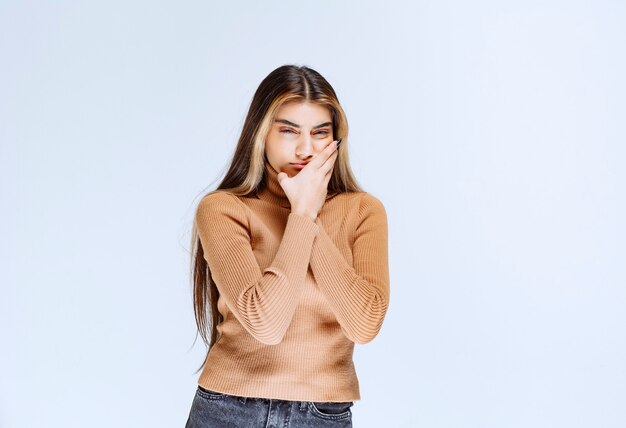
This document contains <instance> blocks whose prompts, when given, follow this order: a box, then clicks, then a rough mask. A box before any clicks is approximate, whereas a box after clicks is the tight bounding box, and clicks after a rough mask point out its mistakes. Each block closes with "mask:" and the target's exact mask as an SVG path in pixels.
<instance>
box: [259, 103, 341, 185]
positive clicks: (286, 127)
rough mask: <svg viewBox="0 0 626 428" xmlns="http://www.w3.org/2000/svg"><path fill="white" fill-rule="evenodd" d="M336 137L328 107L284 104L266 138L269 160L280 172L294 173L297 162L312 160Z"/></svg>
mask: <svg viewBox="0 0 626 428" xmlns="http://www.w3.org/2000/svg"><path fill="white" fill-rule="evenodd" d="M331 141H333V126H332V118H331V115H330V111H329V110H328V108H327V107H324V106H321V105H319V104H313V103H310V102H300V101H290V102H287V103H285V104H283V105H282V106H281V107H280V108H279V109H278V111H277V112H276V116H275V118H274V122H273V123H272V127H271V129H270V132H269V134H268V136H267V140H266V141H265V154H266V155H267V160H268V161H269V163H270V164H271V165H272V167H274V169H275V170H276V171H278V172H281V171H282V172H285V173H286V174H287V175H288V176H289V177H293V176H294V175H296V174H297V173H298V172H299V169H298V168H295V167H294V164H296V163H300V162H308V161H310V160H311V159H313V158H314V157H315V156H317V154H318V153H320V152H321V151H322V150H324V147H326V146H327V145H328V144H329V143H330V142H331Z"/></svg>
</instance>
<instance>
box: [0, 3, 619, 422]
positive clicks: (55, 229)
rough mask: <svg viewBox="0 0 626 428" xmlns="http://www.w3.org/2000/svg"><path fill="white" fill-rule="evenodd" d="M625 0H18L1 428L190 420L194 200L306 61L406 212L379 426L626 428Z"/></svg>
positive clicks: (1, 23) (371, 356)
mask: <svg viewBox="0 0 626 428" xmlns="http://www.w3.org/2000/svg"><path fill="white" fill-rule="evenodd" d="M625 22H626V6H625V3H624V2H620V1H594V2H591V1H533V0H530V1H529V0H525V1H506V2H501V1H491V2H490V1H475V2H463V1H428V2H427V1H421V2H395V3H394V2H389V1H386V2H384V3H383V2H363V1H358V2H357V1H354V2H331V1H316V2H268V1H264V2H252V1H249V2H219V3H218V2H214V3H213V4H211V3H209V2H202V1H195V2H181V1H178V2H173V1H171V2H163V1H161V2H154V1H135V2H128V1H106V2H105V1H101V2H72V1H56V2H33V1H19V2H17V1H14V2H10V3H9V2H3V3H2V5H0V58H1V59H0V60H1V67H0V114H1V118H0V140H1V149H0V150H1V151H0V191H1V204H2V205H1V213H2V221H1V222H0V237H1V238H0V251H1V253H0V260H1V261H0V263H1V274H0V275H1V276H0V281H1V287H2V288H1V295H0V296H1V298H0V333H1V335H2V336H1V342H0V343H1V346H2V350H1V352H0V427H2V428H31V427H32V428H35V427H37V428H39V427H59V428H61V427H63V428H73V427H77V428H78V427H94V428H97V427H164V428H165V427H182V426H184V423H185V421H186V418H187V415H188V412H189V408H190V406H191V401H192V399H193V394H194V392H195V388H196V380H197V377H198V375H197V374H194V371H195V369H196V368H197V367H199V365H200V364H201V363H202V358H203V357H204V352H205V349H204V346H203V344H202V342H201V339H200V338H199V337H198V339H197V341H196V343H195V345H194V343H193V341H194V338H195V323H194V320H193V309H192V301H191V283H190V276H189V254H188V250H189V238H190V231H191V220H192V215H193V211H194V209H195V204H196V203H197V202H198V200H199V197H200V196H201V195H203V194H204V193H205V192H206V191H208V190H210V189H212V188H214V187H215V186H216V185H217V183H218V179H219V178H221V175H222V174H223V173H224V172H225V168H226V165H227V163H228V161H229V160H230V157H231V156H232V152H233V149H234V147H235V143H236V140H237V137H238V134H239V132H240V130H241V125H242V123H243V119H244V116H245V113H246V111H247V108H248V106H249V103H250V100H251V98H252V95H253V93H254V91H255V89H256V87H257V86H258V84H259V83H260V81H261V80H262V79H263V78H264V77H265V76H266V75H267V74H268V73H269V72H270V71H272V70H273V69H275V68H276V67H278V66H280V65H283V64H297V65H308V66H310V67H312V68H314V69H316V70H317V71H319V72H320V73H322V75H324V76H325V77H326V78H327V79H328V80H329V82H330V83H331V84H332V85H333V86H334V88H335V90H336V91H337V93H338V96H339V100H340V102H341V103H342V105H343V106H344V108H345V110H346V112H347V114H348V119H349V123H350V127H351V133H350V139H349V144H348V146H347V147H346V148H347V149H348V150H349V151H350V156H351V159H352V166H353V169H354V170H355V173H356V174H357V178H358V180H359V181H360V183H361V184H362V185H363V186H364V188H365V189H366V190H367V191H368V192H370V193H371V194H373V195H375V196H376V197H378V198H379V199H380V200H381V201H383V203H384V204H385V206H386V209H387V213H388V220H389V238H390V241H389V245H390V254H389V256H390V275H391V303H390V307H389V311H388V314H387V318H386V319H385V323H384V325H383V328H382V330H381V332H380V334H379V335H378V336H377V337H376V339H374V341H372V342H371V343H369V344H366V345H357V346H356V350H355V355H354V359H355V364H356V367H357V373H358V375H359V379H360V383H361V394H362V400H360V401H357V403H356V404H355V406H354V407H353V412H354V416H353V421H354V426H355V427H359V428H366V427H430V428H444V427H446V428H447V427H450V428H453V427H454V428H457V427H464V428H474V427H475V428H502V427H514V428H517V427H519V428H528V427H533V428H540V427H567V428H577V427H604V428H613V427H623V426H626V406H624V403H626V363H625V361H626V334H625V330H624V326H625V325H626V315H625V312H626V311H625V309H626V287H625V285H626V267H625V266H626V263H625V261H626V244H625V239H626V234H625V227H624V218H626V215H625V214H626V212H625V211H626V210H625V207H626V197H625V191H624V185H625V184H626V173H625V171H624V165H625V160H626V159H625V155H626V150H625V143H626V138H625V137H626V131H625V130H624V119H625V118H626V102H625V99H626V84H625V83H624V76H626V62H625V57H626V56H625V54H624V52H625V51H624V46H625V44H626V43H625V42H626V25H624V23H625Z"/></svg>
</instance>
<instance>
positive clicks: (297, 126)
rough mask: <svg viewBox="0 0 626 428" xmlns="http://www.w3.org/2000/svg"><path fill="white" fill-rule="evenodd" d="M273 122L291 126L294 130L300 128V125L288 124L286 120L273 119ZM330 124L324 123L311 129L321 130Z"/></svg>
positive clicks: (330, 123)
mask: <svg viewBox="0 0 626 428" xmlns="http://www.w3.org/2000/svg"><path fill="white" fill-rule="evenodd" d="M274 122H280V123H284V124H286V125H290V126H293V127H295V128H300V125H298V124H297V123H293V122H290V121H288V120H287V119H275V120H274ZM332 124H333V123H332V122H324V123H320V124H319V125H315V126H314V127H313V128H311V129H317V128H323V127H324V126H329V125H332Z"/></svg>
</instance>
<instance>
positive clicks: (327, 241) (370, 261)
mask: <svg viewBox="0 0 626 428" xmlns="http://www.w3.org/2000/svg"><path fill="white" fill-rule="evenodd" d="M358 218H359V222H358V225H357V227H356V230H355V233H354V244H353V248H352V255H353V261H354V263H353V265H354V268H353V267H351V266H350V265H349V264H348V262H346V260H345V258H344V256H343V255H342V254H341V252H340V251H339V250H338V249H337V247H336V246H335V244H334V242H333V241H332V239H331V238H330V237H329V236H328V234H327V233H326V231H325V230H324V227H323V226H322V224H321V222H320V220H319V217H318V218H317V219H316V221H315V222H316V223H317V225H318V226H319V232H318V234H317V237H316V238H315V242H314V243H313V251H312V253H311V270H312V271H313V275H314V276H315V279H316V281H317V283H318V285H319V287H320V289H321V290H322V292H323V293H324V294H326V296H327V298H328V301H329V304H330V306H331V309H332V311H333V312H334V314H335V316H336V317H337V321H338V322H339V324H340V325H341V327H342V330H343V332H344V334H345V335H346V337H348V338H349V339H350V340H352V341H353V342H355V343H359V344H364V343H367V342H370V341H371V340H372V339H374V337H376V335H377V334H378V332H379V331H380V328H381V326H382V323H383V319H384V317H385V314H386V312H387V306H388V304H389V267H388V254H387V250H388V242H387V238H388V237H387V214H386V212H385V208H384V206H383V204H382V203H381V202H380V201H379V200H378V199H376V198H375V197H374V196H372V195H370V194H368V193H365V194H364V195H363V197H362V198H361V202H360V206H359V216H358Z"/></svg>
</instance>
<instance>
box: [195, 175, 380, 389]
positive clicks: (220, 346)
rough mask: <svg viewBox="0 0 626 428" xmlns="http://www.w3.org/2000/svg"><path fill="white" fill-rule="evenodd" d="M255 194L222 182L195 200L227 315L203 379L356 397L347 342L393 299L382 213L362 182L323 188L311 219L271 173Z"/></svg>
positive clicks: (370, 331)
mask: <svg viewBox="0 0 626 428" xmlns="http://www.w3.org/2000/svg"><path fill="white" fill-rule="evenodd" d="M267 165H268V166H267V167H266V172H267V186H266V187H265V188H263V189H262V190H261V191H260V192H259V194H258V195H257V196H246V197H238V196H235V195H232V194H230V193H226V192H223V191H219V192H216V193H212V194H210V195H208V196H206V197H204V198H203V199H202V200H201V201H200V203H199V205H198V210H197V212H196V218H195V220H196V224H197V227H198V231H199V235H200V241H201V243H202V248H203V250H204V258H205V259H206V261H207V263H208V265H209V268H210V270H211V276H212V278H213V280H214V281H215V283H216V285H217V288H218V290H219V292H220V298H219V300H218V310H219V311H220V313H221V314H222V315H223V316H224V321H223V322H222V323H220V324H219V325H218V327H217V328H218V331H219V332H220V333H221V336H220V338H219V339H218V341H217V342H216V343H215V344H214V346H213V347H212V348H211V350H210V352H209V355H208V359H207V362H206V365H205V367H204V369H203V371H202V373H201V375H200V378H199V379H198V384H199V385H201V386H202V387H204V388H207V389H210V390H213V391H218V392H223V393H227V394H232V395H238V396H246V397H258V398H273V399H283V400H295V401H355V400H360V391H359V382H358V379H357V375H356V372H355V368H354V363H353V360H352V355H353V351H354V344H355V343H359V344H364V343H367V342H369V341H371V340H372V339H373V338H374V337H375V336H376V335H377V334H378V332H379V330H380V328H381V325H382V323H383V319H384V317H385V314H386V311H387V306H388V303H389V268H388V255H387V246H388V244H387V216H386V212H385V208H384V206H383V204H382V203H381V202H380V201H379V200H378V199H376V198H375V197H374V196H372V195H370V194H369V193H366V192H349V193H340V194H338V195H335V196H333V197H329V198H327V200H326V202H325V203H324V206H323V207H322V209H321V210H320V212H319V215H318V217H317V219H316V220H315V221H312V220H311V219H310V218H308V217H305V216H301V215H298V214H294V213H291V211H290V203H289V199H288V198H287V196H286V194H285V192H284V191H283V189H282V187H281V186H280V184H279V182H278V179H277V172H276V171H275V170H274V169H273V168H272V167H271V166H269V164H267Z"/></svg>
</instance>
